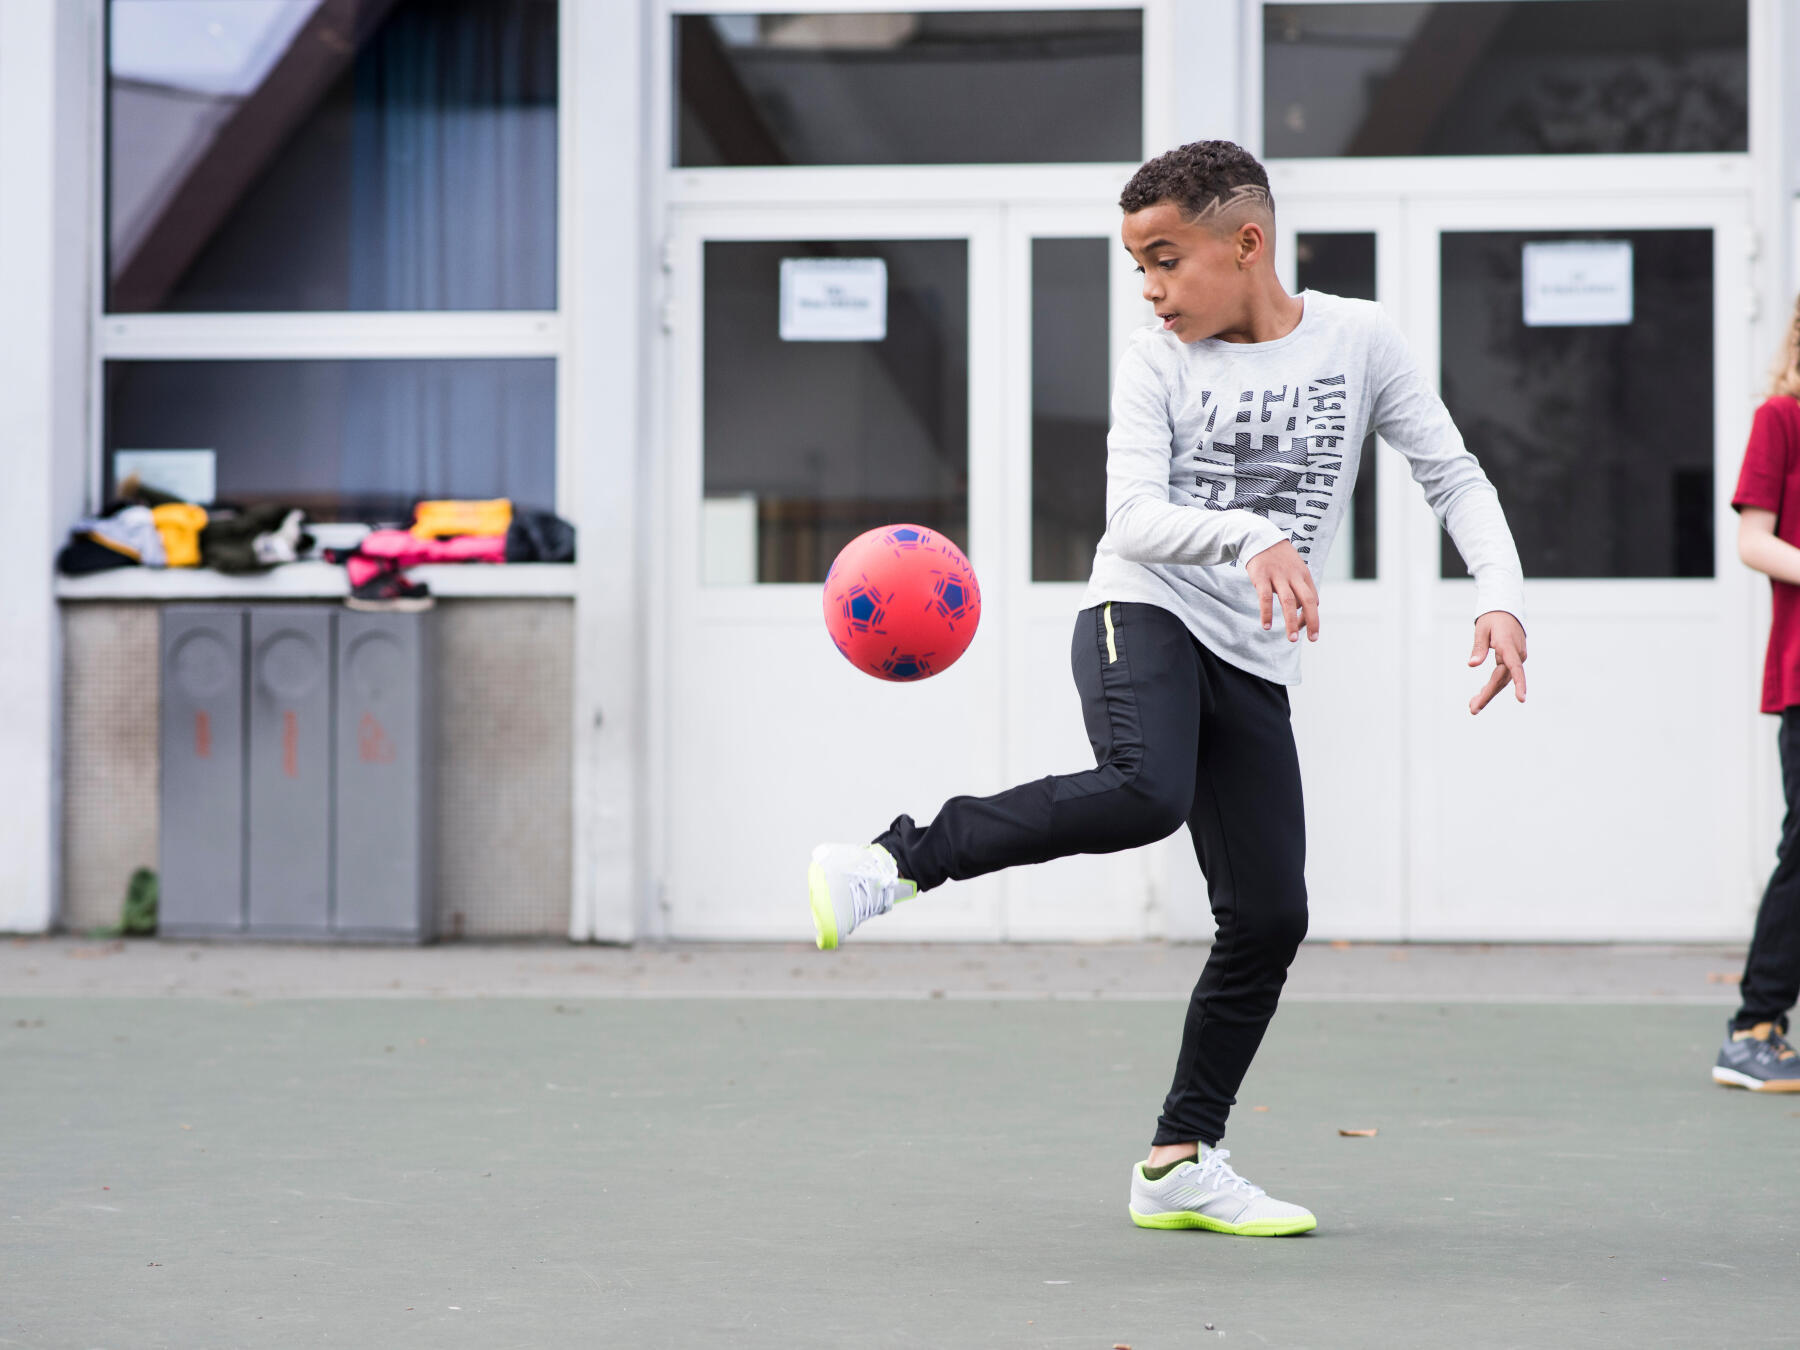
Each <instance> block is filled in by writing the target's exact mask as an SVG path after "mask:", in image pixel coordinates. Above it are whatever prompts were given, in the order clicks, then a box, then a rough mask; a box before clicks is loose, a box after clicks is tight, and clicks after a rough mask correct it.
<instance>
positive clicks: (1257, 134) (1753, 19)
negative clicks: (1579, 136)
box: [1239, 0, 1779, 185]
mask: <svg viewBox="0 0 1800 1350" xmlns="http://www.w3.org/2000/svg"><path fill="white" fill-rule="evenodd" d="M1379 2H1380V0H1242V4H1243V6H1244V53H1245V59H1244V70H1243V80H1242V82H1241V83H1240V85H1239V90H1240V95H1239V96H1240V98H1241V100H1242V101H1241V103H1240V106H1239V118H1240V121H1239V125H1241V126H1242V127H1243V128H1244V141H1243V145H1244V148H1245V149H1246V150H1248V151H1250V153H1251V154H1253V155H1255V156H1256V157H1257V158H1258V159H1260V160H1263V162H1264V163H1265V165H1267V164H1269V161H1268V160H1267V159H1266V158H1265V156H1264V154H1263V147H1264V143H1265V137H1264V132H1265V130H1266V127H1265V126H1264V123H1263V56H1264V53H1263V11H1264V9H1266V8H1267V7H1268V6H1269V5H1272V4H1293V3H1301V4H1309V5H1346V6H1348V5H1363V4H1370V3H1379ZM1407 2H1409V3H1420V0H1407ZM1431 2H1432V3H1436V4H1451V5H1472V4H1488V3H1492V0H1431ZM1545 2H1546V0H1524V3H1527V4H1541V3H1545ZM1574 2H1575V3H1582V0H1574ZM1590 2H1591V0H1590ZM1740 2H1741V3H1744V4H1746V5H1747V6H1748V8H1749V19H1750V35H1749V51H1748V52H1747V53H1746V59H1747V60H1748V62H1749V78H1750V106H1749V128H1748V137H1749V139H1748V145H1749V148H1750V149H1749V152H1750V153H1754V152H1755V151H1756V150H1757V148H1758V147H1757V129H1758V127H1757V123H1758V118H1757V87H1756V86H1757V81H1758V75H1759V73H1760V72H1759V67H1760V65H1761V61H1762V56H1763V53H1762V51H1761V50H1759V45H1758V34H1759V31H1766V29H1767V27H1768V26H1769V22H1770V19H1769V16H1770V14H1771V12H1772V11H1771V9H1770V6H1771V5H1772V4H1776V3H1779V0H1740ZM1763 45H1764V46H1765V47H1766V46H1767V44H1766V43H1765V44H1763ZM1545 158H1550V159H1557V160H1570V161H1573V162H1574V163H1577V164H1591V163H1596V162H1600V163H1604V162H1607V161H1614V160H1626V161H1639V160H1655V161H1661V162H1662V163H1663V172H1664V173H1665V174H1666V173H1667V172H1668V171H1669V169H1670V167H1672V166H1671V165H1670V163H1669V162H1670V161H1674V163H1675V164H1676V165H1692V164H1693V163H1694V161H1696V160H1713V159H1743V158H1746V154H1745V152H1742V151H1720V152H1713V153H1705V154H1692V155H1689V154H1681V155H1655V154H1652V155H1553V156H1519V157H1516V158H1515V157H1512V156H1506V155H1468V156H1458V155H1421V156H1380V155H1360V156H1357V157H1356V158H1354V159H1346V158H1344V157H1338V156H1333V157H1330V158H1305V157H1300V156H1294V157H1289V158H1282V159H1277V160H1275V161H1274V163H1275V164H1295V165H1312V164H1340V163H1345V162H1348V163H1351V164H1359V165H1363V166H1365V183H1366V175H1367V172H1368V166H1374V165H1381V166H1384V167H1386V166H1400V165H1406V166H1412V165H1420V166H1423V165H1441V164H1445V163H1458V162H1463V161H1466V160H1475V161H1478V162H1480V163H1483V164H1486V163H1490V162H1499V163H1507V162H1519V163H1522V162H1527V161H1529V162H1541V161H1542V159H1545ZM1272 172H1273V167H1272V166H1271V173H1272ZM1663 181H1664V183H1665V185H1666V184H1667V183H1668V182H1669V181H1670V180H1668V179H1666V178H1665V179H1664V180H1663ZM1674 181H1680V180H1674Z"/></svg>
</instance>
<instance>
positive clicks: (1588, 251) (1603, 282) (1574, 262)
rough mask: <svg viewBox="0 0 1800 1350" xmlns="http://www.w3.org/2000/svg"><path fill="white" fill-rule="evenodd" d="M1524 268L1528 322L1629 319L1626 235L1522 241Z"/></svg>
mask: <svg viewBox="0 0 1800 1350" xmlns="http://www.w3.org/2000/svg"><path fill="white" fill-rule="evenodd" d="M1524 271H1525V326H1526V327H1527V328H1573V327H1583V326H1587V327H1592V326H1598V325H1603V324H1625V323H1630V322H1631V318H1632V291H1631V243H1630V241H1629V240H1595V241H1592V242H1565V243H1545V244H1527V245H1525V263H1524Z"/></svg>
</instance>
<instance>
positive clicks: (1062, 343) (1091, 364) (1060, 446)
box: [1031, 239, 1112, 581]
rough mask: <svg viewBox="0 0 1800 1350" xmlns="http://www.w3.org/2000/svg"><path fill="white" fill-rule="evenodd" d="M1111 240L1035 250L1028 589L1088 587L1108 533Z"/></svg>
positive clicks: (1037, 242)
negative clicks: (1054, 584) (1047, 584)
mask: <svg viewBox="0 0 1800 1350" xmlns="http://www.w3.org/2000/svg"><path fill="white" fill-rule="evenodd" d="M1111 246H1112V245H1111V242H1110V241H1109V240H1106V239H1033V240H1032V241H1031V579H1032V580H1033V581H1086V580H1087V578H1088V573H1089V572H1091V571H1092V570H1093V566H1094V549H1095V548H1096V547H1097V546H1098V545H1099V543H1100V536H1101V534H1102V533H1104V532H1105V529H1106V427H1107V420H1108V416H1109V410H1108V408H1107V381H1108V379H1109V377H1110V374H1111V372H1110V370H1109V368H1108V365H1109V363H1108V346H1109V344H1108V331H1109V328H1110V325H1109V323H1108V322H1107V311H1108V308H1109V306H1108V303H1107V274H1106V268H1107V259H1108V257H1109V256H1110V255H1109V253H1108V250H1109V249H1110V248H1111Z"/></svg>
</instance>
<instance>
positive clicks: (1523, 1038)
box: [0, 996, 1800, 1350]
mask: <svg viewBox="0 0 1800 1350" xmlns="http://www.w3.org/2000/svg"><path fill="white" fill-rule="evenodd" d="M1724 1014H1725V1009H1723V1008H1714V1007H1695V1006H1656V1005H1638V1006H1618V1005H1612V1006H1608V1005H1593V1004H1588V1005H1582V1006H1569V1005H1556V1004H1553V1003H1536V1004H1529V1005H1509V1004H1505V1003H1482V1004H1456V1003H1443V1004H1435V1005H1434V1004H1429V1003H1405V1004H1382V1003H1373V1002H1360V1003H1331V1002H1300V1003H1295V1004H1290V1005H1288V1006H1285V1007H1284V1008H1283V1009H1282V1011H1281V1013H1280V1014H1279V1015H1278V1016H1277V1018H1276V1020H1275V1023H1274V1025H1273V1027H1272V1028H1271V1029H1270V1032H1269V1036H1268V1038H1267V1040H1266V1041H1265V1042H1264V1045H1263V1050H1262V1053H1261V1055H1260V1056H1259V1058H1258V1060H1257V1062H1256V1064H1255V1066H1254V1067H1253V1068H1252V1070H1251V1073H1250V1077H1249V1079H1248V1081H1247V1082H1246V1084H1245V1087H1244V1092H1243V1096H1242V1100H1241V1102H1240V1105H1239V1106H1238V1108H1237V1110H1236V1112H1235V1113H1234V1115H1233V1118H1232V1125H1231V1129H1230V1132H1229V1134H1228V1136H1227V1138H1226V1140H1225V1144H1226V1146H1227V1147H1229V1148H1230V1149H1231V1150H1232V1154H1233V1162H1234V1164H1236V1165H1239V1166H1240V1167H1241V1170H1242V1171H1243V1172H1244V1173H1245V1174H1246V1175H1248V1176H1249V1177H1250V1178H1252V1179H1253V1180H1255V1181H1257V1182H1259V1183H1261V1184H1263V1185H1265V1186H1267V1187H1268V1189H1269V1190H1270V1191H1271V1192H1272V1193H1273V1194H1275V1195H1277V1196H1279V1197H1281V1198H1284V1199H1289V1200H1293V1201H1296V1202H1299V1203H1301V1204H1304V1205H1306V1206H1308V1207H1309V1208H1311V1209H1312V1210H1314V1211H1315V1212H1316V1213H1317V1214H1318V1216H1319V1227H1318V1229H1317V1231H1316V1232H1314V1233H1312V1234H1309V1235H1307V1236H1303V1237H1298V1238H1287V1239H1243V1238H1228V1237H1222V1236H1219V1235H1216V1234H1209V1233H1201V1232H1175V1233H1165V1232H1148V1231H1140V1230H1139V1229H1137V1228H1134V1227H1133V1226H1132V1225H1131V1223H1130V1222H1129V1220H1128V1219H1127V1217H1126V1212H1125V1210H1126V1203H1125V1202H1126V1191H1127V1185H1128V1178H1129V1169H1130V1166H1131V1164H1132V1162H1133V1161H1134V1160H1135V1159H1136V1158H1138V1157H1141V1156H1142V1154H1143V1152H1144V1150H1145V1147H1146V1144H1147V1142H1148V1138H1149V1134H1150V1131H1151V1128H1152V1126H1153V1123H1154V1118H1155V1114H1156V1111H1157V1108H1158V1106H1159V1104H1160V1101H1161V1097H1162V1094H1163V1092H1164V1091H1165V1089H1166V1087H1167V1079H1168V1073H1169V1069H1170V1066H1171V1064H1172V1061H1173V1056H1174V1052H1175V1047H1176V1043H1177V1039H1178V1037H1179V1034H1180V1029H1181V1020H1182V1005H1181V1003H1179V1002H1176V1001H1143V1002H1121V1001H1104V1000H1099V1001H1082V1002H1075V1001H1070V1002H1058V1001H1045V1000H1013V1001H1002V1002H983V1001H979V1000H976V999H962V1000H959V999H949V1000H933V999H924V1000H920V999H912V1000H906V1001H899V1000H895V1001H886V1000H882V1001H877V1000H867V999H855V1000H841V999H840V1000H832V999H816V998H814V999H776V998H755V999H717V1000H712V999H704V998H692V997H688V998H681V999H670V1000H659V999H654V998H633V999H585V1000H572V999H561V1000H557V999H549V998H546V999H536V998H504V999H467V998H465V999H433V998H394V999H385V1000H382V999H366V998H340V999H329V1000H320V999H313V1000H309V999H280V1000H274V1001H254V1000H250V999H243V998H237V999H232V998H155V999H140V998H90V997H71V996H30V997H11V998H4V999H0V1346H32V1347H64V1346H67V1347H81V1348H82V1350H95V1348H96V1347H120V1348H124V1347H133V1348H136V1347H148V1346H173V1347H183V1348H184V1350H197V1348H198V1347H211V1346H220V1347H227V1346H229V1347H235V1346H258V1347H262V1346H320V1345H344V1346H358V1347H361V1346H369V1347H388V1346H408V1345H419V1346H432V1347H440V1346H447V1347H459V1346H482V1347H489V1346H496V1347H498V1346H576V1345H583V1346H605V1347H613V1346H618V1347H643V1348H645V1350H654V1348H657V1347H686V1346H746V1347H763V1346H768V1347H786V1348H790V1350H792V1348H797V1347H815V1346H816V1347H862V1346H870V1347H914V1346H932V1347H963V1346H995V1347H1002V1346H1004V1347H1035V1346H1044V1347H1052V1346H1054V1347H1065V1346H1066V1347H1080V1348H1081V1350H1110V1347H1114V1346H1119V1345H1126V1346H1131V1347H1132V1348H1133V1350H1165V1348H1171V1350H1172V1348H1174V1347H1194V1346H1208V1345H1215V1344H1216V1345H1221V1346H1233V1345H1235V1346H1277V1347H1289V1348H1293V1347H1309V1346H1316V1347H1329V1348H1331V1350H1342V1348H1343V1347H1360V1346H1379V1347H1402V1346H1432V1347H1436V1346H1458V1347H1461V1346H1468V1347H1501V1346H1521V1347H1524V1346H1530V1347H1545V1346H1551V1347H1564V1346H1569V1347H1589V1346H1633V1347H1636V1346H1652V1345H1670V1346H1683V1347H1709V1346H1729V1347H1732V1348H1733V1350H1742V1348H1744V1347H1752V1346H1770V1347H1776V1346H1780V1347H1792V1346H1795V1345H1797V1344H1800V1296H1797V1295H1796V1293H1795V1285H1794V1279H1793V1275H1792V1269H1793V1265H1794V1259H1795V1256H1796V1248H1797V1246H1800V1200H1797V1197H1796V1194H1795V1189H1796V1187H1795V1179H1796V1177H1797V1176H1800V1167H1797V1166H1796V1163H1795V1141H1796V1140H1797V1139H1800V1096H1796V1097H1790V1098H1787V1099H1783V1098H1780V1097H1773V1096H1753V1095H1751V1094H1748V1093H1744V1092H1731V1091H1727V1090H1724V1089H1721V1088H1717V1087H1714V1086H1713V1085H1712V1084H1711V1083H1710V1081H1709V1080H1708V1073H1707V1071H1708V1068H1709V1066H1710V1064H1711V1061H1712V1057H1713V1055H1714V1053H1715V1052H1716V1049H1717V1042H1718V1038H1719V1034H1720V1032H1721V1029H1722V1025H1723V1020H1724ZM1262 1108H1266V1109H1262ZM1340 1129H1375V1130H1377V1131H1378V1133H1377V1134H1376V1135H1375V1137H1373V1138H1346V1137H1343V1136H1341V1135H1340V1134H1339V1133H1338V1131H1339V1130H1340Z"/></svg>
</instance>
